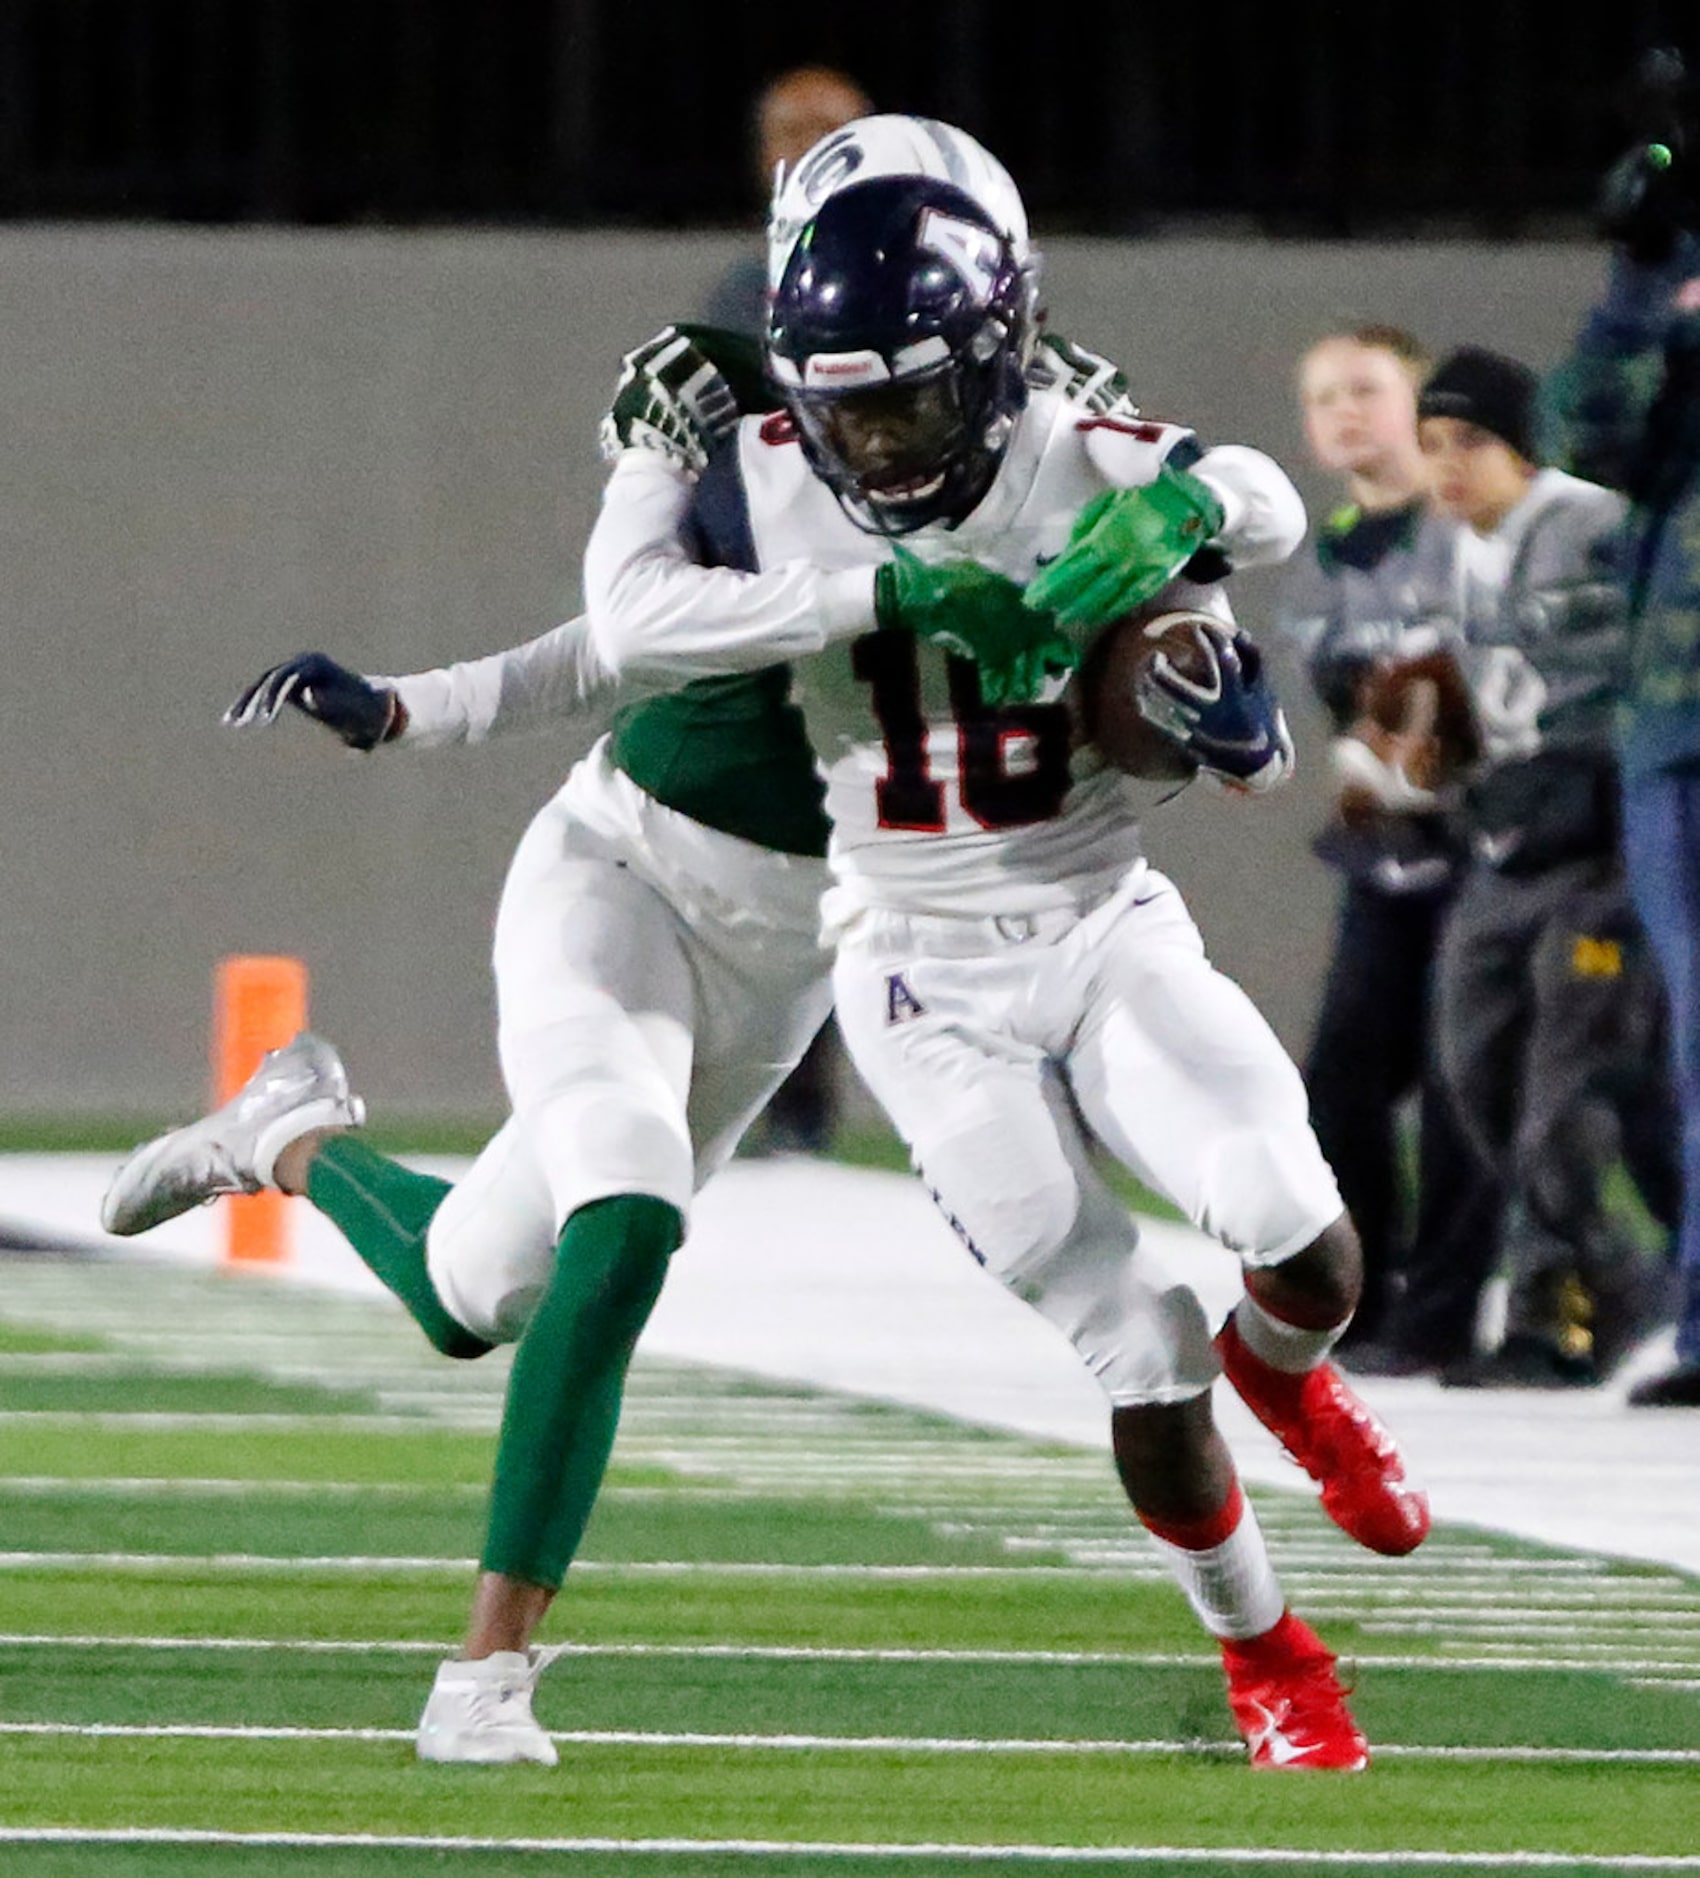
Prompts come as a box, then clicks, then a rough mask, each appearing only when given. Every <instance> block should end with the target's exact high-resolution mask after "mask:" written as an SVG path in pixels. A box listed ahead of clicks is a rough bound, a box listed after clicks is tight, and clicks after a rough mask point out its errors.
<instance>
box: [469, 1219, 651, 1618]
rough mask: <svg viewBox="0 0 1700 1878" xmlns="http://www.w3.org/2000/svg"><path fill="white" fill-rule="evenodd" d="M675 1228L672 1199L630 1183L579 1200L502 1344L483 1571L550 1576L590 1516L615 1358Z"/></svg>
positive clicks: (609, 1442)
mask: <svg viewBox="0 0 1700 1878" xmlns="http://www.w3.org/2000/svg"><path fill="white" fill-rule="evenodd" d="M683 1236H684V1221H683V1219H682V1218H681V1217H680V1215H679V1212H678V1209H677V1208H676V1207H672V1206H669V1205H667V1203H666V1202H665V1201H663V1200H656V1199H651V1198H649V1197H647V1196H645V1195H641V1194H622V1195H620V1196H618V1197H616V1198H613V1199H608V1200H596V1201H593V1202H592V1203H591V1204H590V1205H589V1206H584V1207H580V1208H579V1210H578V1211H577V1212H576V1213H574V1214H573V1216H572V1217H571V1218H570V1219H569V1220H568V1221H567V1223H566V1226H565V1227H564V1228H563V1230H562V1232H561V1241H560V1245H559V1246H558V1247H557V1249H556V1253H555V1269H554V1272H553V1274H552V1275H551V1277H550V1280H549V1283H548V1285H547V1286H546V1287H545V1288H544V1292H543V1296H542V1297H541V1298H540V1299H539V1300H538V1304H537V1309H536V1310H535V1311H534V1312H533V1314H532V1318H531V1321H530V1323H528V1324H527V1325H526V1327H525V1334H524V1336H522V1337H521V1338H520V1340H519V1346H518V1348H517V1349H516V1350H515V1352H514V1366H513V1372H512V1374H511V1375H510V1376H509V1378H508V1396H507V1405H506V1407H505V1409H504V1410H503V1414H502V1433H501V1440H500V1442H499V1444H498V1446H497V1449H496V1479H495V1485H494V1487H493V1489H492V1491H491V1496H490V1527H489V1532H488V1535H487V1537H486V1541H485V1546H484V1557H483V1566H484V1569H485V1570H486V1571H490V1572H503V1573H506V1574H507V1575H508V1576H510V1577H513V1578H522V1579H524V1580H526V1581H527V1582H528V1583H530V1584H537V1585H548V1586H550V1587H552V1588H553V1587H558V1586H559V1585H560V1583H561V1580H562V1579H563V1578H564V1577H565V1576H566V1572H567V1567H568V1565H569V1564H570V1563H571V1562H572V1558H573V1554H574V1553H575V1552H576V1551H577V1550H578V1545H579V1541H580V1539H582V1538H583V1536H584V1529H585V1526H586V1525H587V1524H588V1522H589V1519H590V1513H591V1509H592V1507H594V1506H595V1504H596V1496H597V1494H598V1492H599V1491H600V1490H601V1486H602V1477H603V1475H604V1474H605V1473H606V1472H607V1468H608V1455H609V1452H610V1451H611V1449H612V1448H613V1445H614V1430H615V1428H616V1427H617V1426H618V1424H619V1420H620V1402H621V1398H622V1396H623V1394H624V1392H625V1384H626V1369H627V1366H628V1364H629V1363H630V1362H631V1358H632V1351H633V1350H634V1349H635V1348H636V1346H637V1340H638V1336H639V1334H640V1333H641V1332H642V1330H643V1327H644V1325H645V1324H646V1323H647V1322H648V1321H649V1314H650V1312H651V1311H652V1310H653V1309H654V1308H655V1300H656V1299H657V1298H658V1297H659V1296H660V1295H661V1284H662V1280H663V1279H664V1278H665V1277H666V1276H667V1261H668V1259H669V1258H671V1256H672V1254H673V1251H674V1249H675V1248H676V1247H677V1246H678V1244H679V1241H680V1240H681V1239H682V1238H683Z"/></svg>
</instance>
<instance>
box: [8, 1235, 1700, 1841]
mask: <svg viewBox="0 0 1700 1878" xmlns="http://www.w3.org/2000/svg"><path fill="white" fill-rule="evenodd" d="M0 1283H3V1285H4V1291H3V1292H0V1316H3V1317H4V1319H5V1322H4V1324H3V1325H0V1873H4V1874H5V1878H46V1875H47V1874H53V1875H54V1878H59V1875H60V1874H70V1873H76V1874H94V1875H96V1878H142V1875H143V1874H146V1875H147V1878H167V1875H169V1878H177V1875H178V1874H182V1875H183V1878H202V1874H214V1873H224V1872H242V1873H253V1874H269V1873H291V1874H293V1873H311V1874H316V1875H320V1878H353V1875H354V1874H360V1875H361V1878H365V1875H366V1874H385V1875H387V1874H395V1878H418V1875H421V1874H426V1873H441V1872H453V1873H457V1874H466V1878H486V1875H487V1874H488V1875H493V1874H497V1873H504V1874H505V1873H515V1872H524V1873H532V1872H542V1871H551V1872H555V1871H561V1872H570V1873H572V1874H574V1878H612V1875H613V1874H619V1875H620V1878H652V1875H656V1878H658V1875H660V1874H675V1873H677V1874H697V1873H703V1874H726V1878H745V1875H746V1874H749V1875H750V1878H755V1875H756V1874H759V1878H805V1875H807V1878H825V1875H826V1874H836V1875H840V1878H858V1875H860V1874H867V1873H874V1872H880V1873H926V1874H951V1875H952V1878H969V1874H978V1875H979V1878H987V1875H993V1878H996V1875H1007V1874H1014V1873H1022V1874H1029V1875H1030V1874H1033V1873H1035V1872H1039V1871H1044V1870H1050V1869H1058V1868H1067V1869H1076V1868H1078V1869H1080V1870H1082V1871H1087V1872H1093V1871H1118V1870H1120V1871H1128V1872H1134V1871H1139V1872H1169V1871H1173V1872H1186V1873H1192V1874H1199V1875H1200V1878H1218V1875H1220V1874H1227V1873H1242V1872H1245V1871H1248V1870H1255V1871H1259V1872H1294V1873H1301V1872H1328V1873H1344V1874H1348V1875H1349V1878H1361V1875H1363V1874H1370V1873H1381V1872H1387V1871H1389V1870H1394V1871H1405V1870H1417V1871H1422V1870H1431V1869H1446V1868H1457V1869H1463V1870H1472V1871H1473V1870H1485V1871H1494V1870H1506V1871H1523V1870H1533V1871H1542V1872H1558V1873H1568V1872H1576V1873H1581V1872H1587V1871H1606V1870H1630V1871H1641V1870H1645V1871H1658V1870H1689V1871H1700V1583H1697V1582H1696V1581H1694V1580H1691V1579H1687V1578H1685V1577H1683V1576H1682V1575H1680V1574H1678V1573H1675V1572H1670V1571H1665V1570H1660V1569H1655V1568H1644V1567H1627V1566H1607V1565H1604V1564H1602V1563H1600V1562H1598V1561H1595V1560H1591V1559H1587V1558H1581V1557H1576V1556H1570V1555H1565V1554H1561V1553H1553V1552H1542V1551H1539V1550H1537V1549H1535V1548H1531V1547H1526V1546H1519V1545H1515V1544H1513V1543H1511V1542H1509V1541H1503V1540H1499V1539H1495V1538H1493V1537H1491V1536H1488V1535H1484V1534H1481V1533H1475V1532H1466V1531H1457V1530H1446V1529H1437V1531H1436V1532H1435V1534H1434V1535H1433V1537H1432V1538H1431V1540H1430V1541H1429V1543H1428V1544H1427V1545H1426V1546H1425V1547H1424V1548H1423V1550H1422V1551H1421V1552H1419V1553H1418V1554H1417V1555H1416V1556H1415V1557H1414V1558H1412V1559H1409V1560H1405V1561H1388V1560H1378V1559H1374V1558H1371V1557H1369V1556H1368V1555H1366V1554H1364V1553H1361V1552H1359V1551H1357V1550H1356V1549H1355V1548H1353V1547H1352V1546H1351V1545H1350V1544H1349V1543H1348V1542H1347V1541H1346V1540H1344V1539H1343V1538H1342V1537H1340V1535H1338V1534H1337V1533H1335V1531H1334V1530H1333V1528H1332V1527H1330V1526H1329V1525H1327V1524H1326V1523H1325V1522H1324V1521H1323V1520H1322V1519H1321V1518H1320V1516H1319V1515H1318V1514H1317V1513H1316V1512H1315V1510H1314V1508H1313V1505H1312V1503H1311V1501H1310V1500H1309V1498H1308V1497H1307V1496H1305V1495H1302V1494H1293V1495H1285V1494H1263V1495H1260V1496H1259V1497H1258V1506H1259V1510H1260V1513H1261V1514H1262V1516H1263V1519H1264V1523H1265V1526H1266V1528H1267V1530H1268V1531H1269V1534H1270V1538H1271V1543H1272V1546H1273V1548H1274V1550H1275V1553H1276V1558H1277V1562H1278V1564H1279V1565H1280V1567H1281V1569H1282V1573H1283V1577H1284V1579H1285V1581H1286V1583H1287V1587H1288V1590H1289V1593H1290V1595H1291V1597H1292V1599H1293V1602H1294V1604H1295V1605H1296V1606H1297V1607H1298V1608H1299V1609H1300V1610H1302V1611H1303V1612H1304V1614H1305V1615H1307V1616H1308V1617H1309V1618H1310V1619H1311V1620H1312V1621H1313V1622H1315V1623H1316V1624H1317V1625H1318V1627H1319V1628H1320V1629H1321V1630H1322V1631H1323V1632H1324V1634H1325V1635H1326V1636H1327V1637H1328V1639H1329V1641H1330V1642H1331V1644H1332V1645H1333V1646H1334V1647H1335V1648H1336V1649H1337V1650H1339V1651H1340V1652H1341V1654H1342V1656H1343V1657H1346V1658H1348V1659H1350V1660H1351V1661H1352V1663H1353V1664H1354V1665H1355V1675H1356V1681H1357V1693H1356V1695H1355V1697H1354V1706H1355V1708H1356V1711H1357V1713H1358V1716H1359V1719H1360V1720H1361V1721H1362V1722H1363V1724H1364V1725H1365V1728H1366V1730H1367V1731H1368V1733H1369V1734H1370V1736H1371V1739H1372V1741H1373V1743H1374V1744H1375V1750H1376V1764H1375V1766H1374V1767H1373V1768H1372V1769H1371V1771H1370V1772H1369V1773H1368V1774H1365V1775H1362V1776H1359V1777H1355V1778H1354V1777H1349V1776H1327V1775H1320V1774H1309V1775H1305V1774H1299V1775H1277V1774H1258V1775H1254V1774H1251V1773H1249V1772H1248V1771H1247V1770H1246V1769H1245V1768H1244V1767H1243V1765H1242V1764H1241V1756H1240V1751H1239V1749H1238V1748H1237V1746H1236V1745H1235V1744H1234V1741H1233V1738H1232V1735H1231V1731H1230V1728H1229V1725H1228V1719H1227V1713H1226V1708H1225V1705H1224V1702H1223V1698H1222V1689H1221V1678H1220V1671H1219V1669H1218V1667H1217V1664H1216V1661H1215V1657H1214V1653H1213V1651H1212V1650H1211V1649H1210V1648H1209V1647H1208V1646H1207V1645H1206V1644H1205V1642H1204V1640H1203V1639H1202V1638H1201V1636H1200V1635H1199V1634H1198V1632H1197V1631H1196V1629H1195V1628H1194V1626H1193V1624H1192V1622H1191V1620H1190V1618H1189V1617H1188V1615H1187V1613H1186V1611H1185V1607H1184V1606H1183V1605H1182V1603H1181V1600H1180V1598H1179V1595H1178V1593H1176V1592H1175V1591H1173V1590H1172V1589H1171V1587H1170V1586H1169V1584H1168V1581H1167V1579H1166V1577H1165V1575H1164V1574H1163V1572H1162V1570H1161V1568H1160V1567H1159V1565H1158V1564H1157V1562H1156V1560H1155V1558H1154V1556H1153V1554H1152V1552H1151V1551H1150V1549H1149V1548H1148V1547H1147V1546H1146V1545H1145V1543H1144V1542H1143V1540H1142V1538H1141V1536H1140V1535H1139V1533H1138V1531H1137V1529H1136V1528H1133V1527H1132V1526H1131V1525H1130V1522H1129V1520H1128V1518H1127V1516H1126V1514H1125V1511H1124V1509H1123V1507H1122V1505H1121V1503H1120V1499H1119V1496H1118V1494H1117V1492H1116V1490H1115V1488H1114V1484H1113V1480H1112V1477H1111V1473H1110V1469H1109V1464H1108V1460H1107V1458H1106V1457H1104V1456H1101V1455H1098V1454H1090V1453H1086V1454H1083V1453H1078V1452H1074V1451H1068V1450H1060V1449H1048V1448H1045V1447H1042V1446H1040V1445H1037V1444H1034V1443H1032V1442H1027V1441H1021V1440H1017V1439H1014V1438H1009V1437H1004V1436H999V1435H989V1434H985V1433H976V1432H973V1431H969V1430H964V1429H961V1428H958V1427H956V1426H954V1425H953V1424H950V1423H948V1422H944V1421H941V1420H936V1419H929V1418H927V1417H924V1416H920V1415H915V1414H910V1413H908V1412H901V1411H896V1410H890V1409H884V1408H877V1407H871V1406H868V1405H862V1404H857V1403H854V1402H850V1401H846V1400H843V1399H840V1398H836V1397H831V1396H825V1395H820V1394H816V1393H811V1392H808V1391H805V1390H801V1389H799V1390H785V1389H780V1388H774V1387H769V1386H763V1385H758V1384H753V1383H750V1382H748V1381H745V1380H743V1379H740V1378H737V1377H733V1376H728V1375H724V1374H720V1373H717V1372H712V1371H704V1370H696V1369H691V1368H687V1367H684V1366H679V1365H663V1364H658V1363H643V1362H640V1364H639V1367H638V1369H637V1371H636V1373H635V1375H634V1381H633V1387H632V1392H631V1397H630V1403H629V1409H628V1414H627V1417H626V1421H625V1424H624V1427H623V1429H622V1434H621V1439H620V1443H619V1446H618V1448H617V1451H616V1464H615V1468H614V1471H613V1474H612V1476H611V1480H610V1486H609V1490H608V1493H607V1495H606V1497H605V1500H604V1502H603V1505H602V1507H601V1509H600V1510H599V1512H598V1515H597V1518H596V1521H595V1523H594V1525H593V1527H592V1531H591V1535H590V1540H589V1543H588V1545H587V1548H586V1554H585V1557H584V1559H583V1561H582V1562H581V1564H580V1565H579V1566H577V1567H575V1570H574V1574H573V1576H572V1578H571V1580H570V1581H569V1585H568V1588H567V1591H566V1592H565V1593H564V1594H563V1596H562V1598H561V1600H560V1602H559V1603H558V1605H557V1606H556V1612H555V1616H554V1620H553V1622H552V1625H551V1629H550V1632H549V1635H550V1637H551V1640H553V1641H556V1642H559V1643H562V1644H564V1645H566V1646H567V1649H566V1651H565V1654H564V1655H563V1657H562V1660H560V1661H559V1662H558V1663H557V1664H555V1665H554V1666H553V1667H552V1668H551V1669H550V1671H549V1672H548V1674H547V1675H546V1676H545V1678H544V1681H543V1683H542V1685H541V1688H540V1691H539V1696H538V1702H537V1710H538V1715H539V1718H540V1719H541V1720H542V1721H543V1722H544V1724H545V1725H546V1726H547V1727H549V1728H551V1729H552V1730H554V1731H556V1732H557V1734H558V1737H559V1739H560V1742H561V1751H562V1762H561V1766H560V1767H559V1768H557V1769H554V1770H545V1769H537V1768H525V1769H457V1768H439V1767H422V1766H420V1765H419V1764H418V1763H416V1762H415V1761H414V1759H413V1757H412V1748H411V1739H412V1729H413V1726H414V1723H415V1722H416V1720H417V1718H418V1713H419V1709H420V1707H421V1705H422V1703H423V1699H424V1695H425V1691H426V1689H427V1687H428V1686H429V1683H430V1679H431V1675H432V1673H433V1669H434V1665H435V1661H436V1659H437V1657H438V1656H439V1655H441V1654H444V1653H446V1652H447V1651H448V1650H449V1649H450V1648H452V1646H453V1642H454V1639H455V1638H456V1636H457V1634H458V1631H459V1628H460V1624H461V1620H462V1617H463V1614H464V1605H465V1600H466V1595H467V1590H468V1587H469V1584H470V1576H471V1570H472V1565H471V1561H472V1559H473V1557H474V1555H475V1554H476V1551H477V1547H478V1542H479V1535H480V1525H481V1514H482V1505H483V1488H484V1481H485V1476H486V1472H487V1467H488V1461H489V1455H490V1448H491V1441H492V1431H493V1428H494V1424H495V1419H496V1416H497V1413H498V1411H499V1405H500V1392H501V1383H502V1377H503V1373H504V1372H503V1369H502V1367H501V1359H500V1358H497V1359H492V1360H491V1361H489V1362H486V1363H483V1364H462V1365H455V1364H450V1363H447V1362H445V1361H443V1360H442V1359H439V1358H436V1357H434V1356H432V1355H431V1353H430V1352H429V1351H428V1350H426V1349H425V1347H424V1345H423V1343H422V1342H419V1343H418V1347H417V1348H416V1347H415V1343H416V1339H415V1338H414V1336H413V1334H412V1332H411V1330H410V1328H409V1326H408V1325H407V1324H406V1321H405V1320H404V1319H403V1318H401V1316H400V1315H399V1313H396V1312H392V1311H390V1310H388V1309H385V1308H384V1307H382V1306H380V1305H377V1304H369V1303H365V1302H362V1301H357V1300H349V1299H338V1298H322V1297H318V1296H314V1295H311V1294H308V1293H306V1292H304V1291H302V1290H299V1289H296V1288H292V1287H288V1286H278V1285H275V1284H272V1283H270V1282H268V1281H265V1280H261V1279H254V1278H244V1277H220V1276H216V1275H210V1274H207V1275H203V1274H197V1273H192V1272H187V1271H183V1270H178V1269H169V1268H168V1269H163V1270H154V1269H149V1268H145V1267H133V1266H128V1265H116V1266H100V1265H88V1264H78V1263H73V1262H62V1261H57V1260H46V1259H39V1260H32V1259H14V1260H11V1261H8V1262H5V1263H3V1264H0Z"/></svg>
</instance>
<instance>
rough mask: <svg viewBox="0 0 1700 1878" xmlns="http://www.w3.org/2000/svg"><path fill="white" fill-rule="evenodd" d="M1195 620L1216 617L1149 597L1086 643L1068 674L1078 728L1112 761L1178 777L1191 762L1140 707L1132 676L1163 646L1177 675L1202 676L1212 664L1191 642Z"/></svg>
mask: <svg viewBox="0 0 1700 1878" xmlns="http://www.w3.org/2000/svg"><path fill="white" fill-rule="evenodd" d="M1200 621H1208V622H1209V623H1210V624H1211V625H1213V626H1220V625H1221V623H1222V622H1221V621H1220V620H1218V619H1216V618H1215V616H1214V615H1213V614H1209V613H1199V612H1195V611H1192V610H1190V609H1187V608H1177V607H1175V606H1174V605H1173V604H1167V605H1165V604H1164V603H1163V602H1162V601H1161V600H1157V601H1153V602H1151V603H1150V604H1148V605H1146V606H1143V607H1139V608H1136V609H1135V610H1134V611H1133V612H1132V613H1129V614H1128V615H1127V616H1126V617H1125V618H1123V619H1119V620H1112V621H1111V622H1110V624H1109V625H1108V626H1106V627H1104V628H1103V630H1102V631H1101V632H1100V633H1099V634H1098V636H1097V638H1096V639H1094V640H1093V642H1092V644H1091V646H1090V647H1089V649H1088V650H1087V654H1086V657H1085V659H1084V660H1083V661H1082V662H1081V667H1080V671H1079V674H1078V676H1077V678H1076V681H1075V682H1076V685H1077V687H1078V689H1077V693H1076V698H1077V705H1078V717H1079V730H1080V735H1081V739H1082V741H1083V742H1085V743H1089V744H1091V745H1093V746H1094V748H1096V750H1097V751H1098V753H1099V755H1100V756H1102V757H1103V759H1104V761H1105V762H1106V763H1108V764H1109V765H1110V766H1111V767H1112V768H1113V769H1119V770H1121V771H1122V772H1123V773H1124V774H1126V775H1129V776H1141V777H1144V778H1146V779H1148V780H1150V781H1153V782H1166V781H1167V782H1179V781H1181V780H1182V779H1183V778H1185V777H1187V776H1190V775H1192V774H1193V772H1194V771H1195V770H1196V769H1197V768H1198V764H1197V763H1196V762H1195V761H1194V760H1193V758H1192V757H1190V756H1189V755H1188V754H1187V753H1186V751H1185V750H1183V749H1182V748H1181V746H1180V744H1178V743H1177V742H1176V741H1175V739H1174V738H1173V737H1171V736H1169V735H1168V734H1167V733H1166V732H1164V731H1162V730H1159V729H1158V728H1157V726H1156V725H1155V724H1153V723H1152V722H1151V720H1150V719H1149V718H1147V717H1146V716H1145V714H1144V713H1143V712H1142V711H1141V710H1140V708H1139V681H1140V678H1141V675H1142V674H1143V673H1144V671H1145V669H1146V667H1147V666H1148V665H1149V664H1150V663H1151V661H1152V659H1154V658H1155V657H1156V656H1157V654H1158V653H1159V652H1163V653H1166V654H1167V655H1168V657H1169V660H1170V662H1171V663H1172V664H1173V665H1174V667H1175V669H1176V670H1177V671H1178V672H1180V673H1181V674H1182V676H1184V677H1187V678H1192V679H1196V680H1198V681H1199V682H1200V683H1207V682H1208V681H1209V679H1210V677H1211V673H1212V670H1213V664H1212V661H1211V657H1210V654H1209V652H1208V651H1207V650H1206V649H1205V648H1204V646H1203V645H1202V644H1200V642H1199V635H1198V626H1199V622H1200Z"/></svg>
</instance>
